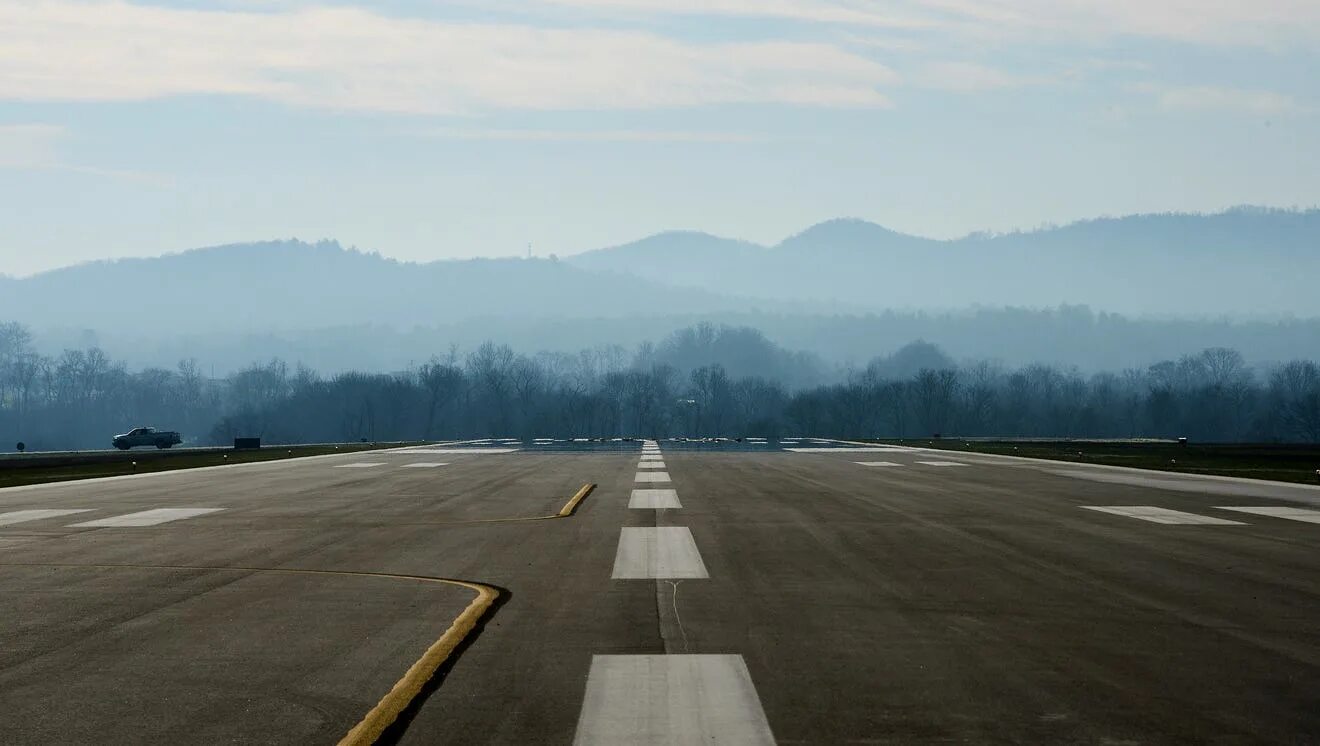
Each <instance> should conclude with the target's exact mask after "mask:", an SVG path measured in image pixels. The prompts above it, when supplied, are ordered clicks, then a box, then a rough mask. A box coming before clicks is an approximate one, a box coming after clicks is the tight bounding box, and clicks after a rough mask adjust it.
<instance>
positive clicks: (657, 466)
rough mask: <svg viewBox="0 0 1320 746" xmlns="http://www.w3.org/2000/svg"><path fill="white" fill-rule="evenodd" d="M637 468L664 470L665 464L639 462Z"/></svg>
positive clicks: (661, 462) (659, 462)
mask: <svg viewBox="0 0 1320 746" xmlns="http://www.w3.org/2000/svg"><path fill="white" fill-rule="evenodd" d="M637 468H638V469H663V468H665V462H663V461H638V462H637Z"/></svg>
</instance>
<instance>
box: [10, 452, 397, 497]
mask: <svg viewBox="0 0 1320 746" xmlns="http://www.w3.org/2000/svg"><path fill="white" fill-rule="evenodd" d="M409 445H421V444H420V443H377V444H369V443H346V444H339V445H334V444H322V445H307V446H267V447H264V448H261V449H260V450H251V451H236V450H232V449H221V448H206V449H196V450H187V449H185V450H167V451H160V450H142V451H129V452H126V453H102V452H97V453H86V454H78V453H61V454H42V453H32V454H27V455H23V456H18V455H11V456H6V457H5V458H3V459H0V488H3V487H17V486H20V485H25V484H41V483H43V482H66V481H70V480H76V479H95V478H97V477H118V476H124V475H126V474H145V473H148V472H156V471H174V470H177V469H195V468H198V467H201V466H224V465H226V464H246V463H252V462H256V461H275V460H278V459H286V458H302V457H305V456H323V455H327V454H331V453H353V452H355V451H370V450H375V449H380V448H394V447H403V446H409Z"/></svg>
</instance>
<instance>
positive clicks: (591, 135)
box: [404, 127, 780, 144]
mask: <svg viewBox="0 0 1320 746" xmlns="http://www.w3.org/2000/svg"><path fill="white" fill-rule="evenodd" d="M404 134H407V135H411V136H415V137H434V138H439V139H447V140H502V141H511V142H619V143H719V144H740V143H764V142H771V141H773V140H776V139H780V138H777V137H774V136H771V135H763V134H754V133H746V132H701V131H685V130H536V129H476V128H471V129H468V128H455V127H435V128H429V129H419V130H410V131H408V132H405V133H404Z"/></svg>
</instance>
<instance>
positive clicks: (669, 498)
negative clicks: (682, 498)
mask: <svg viewBox="0 0 1320 746" xmlns="http://www.w3.org/2000/svg"><path fill="white" fill-rule="evenodd" d="M628 507H629V508H633V509H639V510H660V509H665V508H682V507H683V506H682V505H681V504H680V503H679V502H678V491H677V490H656V489H640V490H633V491H632V495H631V496H630V497H629V498H628Z"/></svg>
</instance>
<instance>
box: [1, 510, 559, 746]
mask: <svg viewBox="0 0 1320 746" xmlns="http://www.w3.org/2000/svg"><path fill="white" fill-rule="evenodd" d="M579 494H582V493H579ZM0 567H82V568H93V569H101V568H119V569H133V570H219V571H229V572H275V573H289V574H294V575H341V576H345V575H346V576H350V577H364V578H386V579H390V580H415V581H418V582H422V583H443V584H445V585H457V586H461V587H463V588H467V589H468V590H471V591H475V592H476V594H477V597H476V598H474V599H473V600H472V602H471V603H469V604H468V606H467V608H466V609H464V610H463V613H461V614H459V615H458V618H456V619H455V620H454V621H453V623H452V624H450V625H449V629H447V630H445V633H444V634H442V635H440V639H438V640H436V641H435V642H434V643H432V644H431V647H429V648H427V649H426V652H425V653H423V654H422V657H421V658H418V659H417V662H416V663H414V664H412V666H410V667H409V668H408V670H407V671H406V672H405V673H404V674H403V678H401V679H399V680H398V682H397V683H395V684H394V687H393V688H391V689H390V691H389V693H388V694H386V695H385V696H384V697H382V698H381V700H380V702H377V703H376V706H375V707H373V708H371V711H370V712H368V713H367V714H366V715H365V716H364V717H363V718H362V720H361V721H359V722H358V724H357V725H355V726H353V729H352V730H350V731H349V732H348V735H346V736H344V737H343V738H342V739H341V740H340V741H339V746H369V745H370V744H374V743H375V742H376V739H378V738H380V735H381V734H382V733H384V732H385V729H386V728H389V727H390V726H391V725H393V724H394V721H395V720H397V719H398V718H399V714H400V713H402V712H403V711H404V710H406V709H408V706H409V705H411V704H412V703H413V700H414V699H416V698H417V695H418V694H419V693H420V692H421V691H422V687H424V686H426V683H427V682H428V681H430V680H431V677H432V676H434V675H435V672H436V671H437V670H439V669H440V666H442V665H444V662H445V661H446V660H448V659H449V656H450V655H451V654H452V653H453V652H454V649H455V648H457V647H458V646H459V644H460V643H462V642H463V640H464V639H465V638H466V637H467V636H468V634H469V633H471V632H472V630H473V629H474V628H475V627H476V626H477V622H478V621H480V619H481V617H482V616H484V615H485V614H486V612H487V611H488V610H489V609H490V607H491V605H492V604H494V603H495V599H497V598H499V595H500V592H499V591H498V590H496V589H494V588H492V587H490V586H488V585H482V584H481V583H472V582H469V581H466V580H452V579H450V578H436V577H431V576H428V575H396V574H393V573H384V572H355V571H347V570H297V569H291V568H282V567H208V566H199V565H134V564H122V565H116V564H75V563H60V562H3V563H0Z"/></svg>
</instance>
